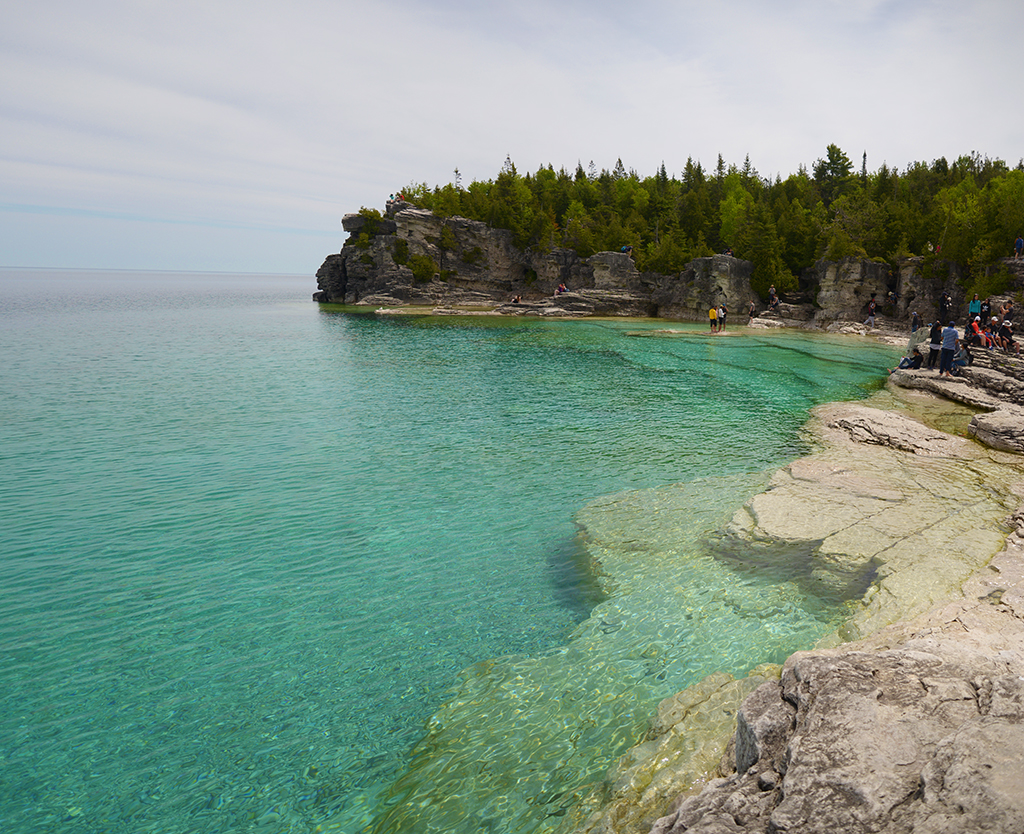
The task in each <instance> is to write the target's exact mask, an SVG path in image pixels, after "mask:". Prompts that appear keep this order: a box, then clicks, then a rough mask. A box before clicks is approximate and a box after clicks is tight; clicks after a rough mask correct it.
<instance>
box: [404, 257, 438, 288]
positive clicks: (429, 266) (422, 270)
mask: <svg viewBox="0 0 1024 834" xmlns="http://www.w3.org/2000/svg"><path fill="white" fill-rule="evenodd" d="M409 269H411V270H412V277H413V280H414V281H416V283H418V284H427V283H429V282H430V281H432V280H433V278H434V275H436V274H437V264H436V263H434V260H433V258H429V257H427V256H426V255H413V256H412V257H411V258H409Z"/></svg>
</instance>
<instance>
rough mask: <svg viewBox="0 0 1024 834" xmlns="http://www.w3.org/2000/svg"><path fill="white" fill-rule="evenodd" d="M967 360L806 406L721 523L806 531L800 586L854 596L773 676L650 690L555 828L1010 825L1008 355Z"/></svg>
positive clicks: (1020, 702)
mask: <svg viewBox="0 0 1024 834" xmlns="http://www.w3.org/2000/svg"><path fill="white" fill-rule="evenodd" d="M968 371H969V372H968V373H967V374H965V375H964V377H962V378H959V379H954V380H945V381H942V380H939V379H938V378H937V375H936V374H935V373H934V372H929V371H899V372H896V373H894V374H892V375H891V377H890V381H889V385H888V386H887V391H886V392H884V393H883V394H880V395H878V396H876V397H875V398H873V400H872V401H869V402H868V403H867V404H853V403H850V404H831V405H828V406H825V407H822V408H819V409H816V411H815V413H814V414H813V415H812V420H811V423H810V424H809V426H808V431H809V432H811V433H812V434H813V436H814V438H815V440H816V441H817V443H818V445H819V447H820V449H821V451H819V452H818V453H816V454H814V455H812V456H810V457H807V458H803V459H801V460H798V461H795V462H794V463H793V464H790V465H789V466H787V467H785V468H784V469H783V470H780V471H779V472H778V473H776V476H775V477H774V478H773V480H772V483H771V484H770V485H769V487H768V488H767V489H766V490H765V491H764V492H763V493H761V494H759V495H758V496H755V498H754V499H753V500H752V501H750V502H749V503H748V504H747V505H746V506H745V507H744V508H743V510H741V511H740V512H738V513H737V514H736V516H735V517H734V519H733V522H732V524H731V525H730V529H729V531H728V535H730V536H734V537H736V538H737V539H739V540H741V541H743V542H745V543H746V544H747V545H748V546H749V547H748V549H755V550H756V547H757V546H762V547H767V548H770V547H772V546H778V545H779V544H780V543H788V544H793V543H804V544H806V545H810V546H812V549H813V560H812V567H811V568H810V570H809V575H808V577H807V581H808V582H818V583H820V582H826V583H837V582H839V583H842V582H851V581H859V580H858V577H860V578H863V576H864V575H865V572H873V574H872V575H873V578H872V581H871V585H870V588H869V590H868V591H867V593H866V594H865V595H864V597H863V599H862V600H861V603H860V604H858V605H857V606H856V607H855V609H854V611H853V613H852V615H851V617H850V619H849V620H848V622H847V623H846V625H845V626H844V627H843V628H842V629H841V630H840V632H837V633H835V634H833V635H831V636H830V637H827V638H825V639H824V640H822V641H821V642H820V644H819V647H818V648H817V649H815V650H812V651H806V652H798V653H797V654H794V655H793V656H792V657H790V658H789V659H788V660H787V661H786V663H785V664H784V666H783V667H782V668H781V670H779V669H778V668H776V669H774V670H773V669H771V668H769V667H760V668H758V669H756V670H754V671H753V672H752V673H751V675H750V676H749V677H748V678H746V679H743V680H733V679H732V678H730V677H729V676H727V675H713V676H711V677H710V678H707V679H705V680H704V681H702V682H701V683H699V684H697V685H696V686H693V687H690V688H689V689H687V690H685V691H684V692H682V693H679V694H678V695H676V696H674V697H673V698H669V699H666V701H665V702H663V703H662V705H661V707H660V709H659V714H658V717H657V718H656V719H655V721H654V722H653V724H652V728H651V731H650V733H649V734H648V738H647V740H646V741H645V742H644V743H643V744H641V745H639V746H637V747H635V748H633V749H632V750H630V751H629V752H628V753H627V754H625V755H624V756H623V757H621V759H620V760H619V762H618V764H617V766H616V767H615V768H614V769H613V771H612V772H611V773H609V775H608V779H607V780H606V782H605V783H604V784H603V785H601V786H600V787H599V788H598V789H595V791H594V792H593V793H592V794H591V796H590V797H589V798H588V800H587V801H585V802H584V803H583V804H582V806H581V807H580V808H579V809H577V813H576V814H575V815H574V819H573V820H572V822H571V823H568V824H567V825H566V826H564V827H563V828H561V829H559V830H560V831H564V832H570V831H571V832H574V833H575V834H584V833H586V834H596V832H605V834H609V833H610V832H622V834H625V832H631V833H632V832H645V834H646V832H648V831H651V832H657V834H681V832H701V834H725V832H729V833H730V834H734V833H735V832H758V834H760V833H761V832H764V833H765V834H768V833H769V832H783V831H791V832H826V831H828V832H834V831H843V832H893V834H896V832H901V833H902V832H911V831H914V832H950V834H952V832H965V831H1021V830H1024V752H1022V751H1024V745H1022V744H1021V742H1022V741H1024V508H1021V505H1020V502H1021V499H1022V497H1024V459H1022V458H1021V457H1020V452H1021V445H1020V432H1021V430H1022V428H1024V419H1022V412H1021V406H1020V397H1019V391H1020V387H1019V374H1021V373H1022V372H1024V364H1022V363H1020V362H1019V361H1018V360H1015V359H1012V358H1009V357H1005V356H1003V355H1001V354H991V355H986V356H979V357H978V360H977V361H976V362H975V366H974V367H973V368H971V369H968ZM950 401H955V402H958V403H963V404H965V405H967V406H970V407H971V409H972V410H973V409H982V410H980V411H978V413H975V414H974V416H973V417H971V418H970V422H969V425H967V426H966V429H964V428H961V429H960V431H961V432H962V434H963V435H966V436H957V435H954V434H950V433H947V432H943V431H939V430H936V429H934V428H930V427H929V426H928V425H926V423H927V422H932V423H935V422H940V423H941V422H942V419H943V414H942V413H943V411H945V410H946V409H948V408H949V402H950ZM960 422H961V426H964V425H965V424H967V418H966V416H965V415H964V414H962V413H961V416H960ZM972 437H973V438H974V439H971V438H972ZM976 441H980V442H976ZM985 493H989V496H988V498H989V499H990V498H991V497H992V494H993V493H998V497H997V498H996V500H995V502H994V503H992V502H989V503H986V501H987V500H988V499H987V498H986V496H985ZM999 507H1001V508H1002V509H1001V511H1000V510H999ZM993 554H995V555H994V556H993ZM716 733H717V735H716ZM730 734H731V735H730Z"/></svg>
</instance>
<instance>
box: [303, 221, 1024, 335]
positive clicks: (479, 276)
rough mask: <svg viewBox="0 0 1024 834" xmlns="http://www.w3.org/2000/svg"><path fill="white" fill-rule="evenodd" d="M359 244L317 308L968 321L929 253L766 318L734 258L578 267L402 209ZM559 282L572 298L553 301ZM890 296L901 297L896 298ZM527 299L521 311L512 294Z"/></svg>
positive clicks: (322, 286)
mask: <svg viewBox="0 0 1024 834" xmlns="http://www.w3.org/2000/svg"><path fill="white" fill-rule="evenodd" d="M342 226H343V228H344V229H345V231H346V232H348V233H349V234H350V235H351V237H350V238H349V239H348V240H347V241H346V243H345V245H344V246H343V247H342V250H341V252H339V253H338V254H334V255H329V256H328V257H327V259H326V260H325V261H324V263H323V265H322V266H321V267H320V269H319V270H318V271H317V275H316V277H317V283H318V287H319V290H318V292H316V293H315V294H314V296H313V298H314V300H316V301H320V302H326V303H335V304H350V305H362V306H374V307H409V306H424V307H431V308H433V309H435V311H437V312H455V311H456V310H458V311H460V312H466V311H467V308H476V312H484V311H486V312H489V313H496V314H502V315H544V316H593V315H619V316H651V317H661V318H667V319H676V320H681V321H703V320H704V318H705V317H706V315H707V309H708V307H709V306H711V305H712V304H721V303H724V304H726V306H727V307H728V308H729V310H730V311H731V312H732V314H733V316H734V317H737V316H739V315H742V316H743V317H744V319H745V318H746V313H747V309H748V305H749V303H750V301H754V302H755V311H756V313H757V314H758V315H759V319H758V321H759V323H760V324H762V325H765V326H773V325H774V326H779V325H783V326H793V327H807V328H816V329H840V328H841V327H842V326H844V325H848V324H849V323H857V324H860V323H861V322H863V321H864V320H865V318H866V316H867V305H868V302H869V300H870V299H871V297H872V295H874V296H875V298H876V301H877V302H878V311H877V312H878V324H879V325H880V326H883V327H890V328H891V327H898V328H901V329H902V328H903V327H905V326H906V325H907V324H908V323H909V321H910V318H911V314H912V313H914V312H917V313H918V314H919V315H920V317H921V319H922V320H923V321H926V322H927V321H932V320H934V319H935V318H936V317H937V316H938V315H939V301H940V297H941V296H942V294H943V293H947V294H948V295H949V296H950V298H951V299H952V306H951V309H950V312H951V315H952V317H953V318H955V319H956V320H958V321H963V320H964V318H965V316H966V313H967V309H966V308H967V299H966V298H965V295H964V290H963V285H964V284H965V283H966V274H965V272H964V269H963V267H962V266H960V265H959V264H956V263H953V262H950V261H943V260H941V259H939V258H937V257H934V256H929V257H927V258H923V257H910V258H904V259H902V260H901V261H900V262H899V265H898V268H897V269H895V270H893V269H891V268H890V266H889V264H886V263H880V262H876V261H869V260H862V259H857V258H848V259H846V260H843V261H825V260H822V261H819V262H818V263H816V264H815V265H814V266H813V267H810V268H809V269H807V270H805V271H804V273H803V274H802V275H801V276H800V291H799V292H797V293H793V294H788V295H783V297H782V302H783V303H782V304H781V305H779V307H778V308H777V309H776V310H773V311H767V310H766V309H765V304H764V301H763V300H762V299H760V298H758V296H757V295H756V294H755V293H754V292H753V290H752V288H751V284H750V280H751V277H752V270H753V265H752V264H751V263H750V262H749V261H744V260H740V259H737V258H733V257H731V256H727V255H715V256H714V257H711V258H698V259H697V260H694V261H692V262H691V263H690V264H688V265H687V267H686V268H685V269H684V270H682V271H681V272H679V273H675V274H672V275H664V274H660V273H655V272H640V271H638V270H637V268H636V266H635V264H634V262H633V260H632V258H631V257H629V256H628V255H626V254H624V253H621V252H598V253H597V254H595V255H592V256H591V257H589V258H581V257H579V256H578V255H577V254H576V253H575V252H573V251H572V250H569V249H558V248H556V249H550V250H547V251H533V250H529V251H524V250H521V249H518V248H517V247H516V246H514V245H513V243H512V235H511V233H510V232H508V231H506V230H504V229H495V228H492V227H490V226H488V225H487V224H485V223H480V222H478V221H475V220H467V219H466V218H464V217H445V218H443V217H438V216H436V215H435V214H433V213H432V212H430V211H426V210H423V209H419V208H417V207H415V206H413V205H411V204H410V203H406V202H404V201H394V202H390V203H388V205H387V209H386V214H385V216H384V218H383V219H382V220H376V219H374V218H371V217H368V216H367V215H366V214H365V213H360V214H348V215H345V217H344V219H343V221H342ZM994 268H997V269H1005V270H1006V271H1007V272H1009V273H1010V276H1011V286H1010V288H1009V291H1008V294H1007V295H1004V296H1001V297H999V298H998V299H993V301H994V302H1000V303H1001V302H1002V301H1005V300H1007V299H1009V298H1010V297H1011V295H1012V294H1014V293H1019V292H1020V291H1021V289H1024V261H1020V262H1018V261H1013V260H1011V259H1007V260H1005V261H1002V262H1000V263H999V264H998V265H996V266H995V267H994ZM559 284H565V285H566V287H567V288H568V290H569V292H568V293H565V294H561V295H559V296H558V297H556V296H555V290H556V288H557V287H558V285H559ZM890 293H892V294H893V296H892V297H890ZM519 296H521V300H520V301H519V302H518V303H517V304H514V305H513V304H510V303H509V301H510V300H511V299H512V298H513V297H519Z"/></svg>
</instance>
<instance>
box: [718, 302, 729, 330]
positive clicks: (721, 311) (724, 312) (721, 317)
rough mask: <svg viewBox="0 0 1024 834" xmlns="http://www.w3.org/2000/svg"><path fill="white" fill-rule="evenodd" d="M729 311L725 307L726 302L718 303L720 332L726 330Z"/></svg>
mask: <svg viewBox="0 0 1024 834" xmlns="http://www.w3.org/2000/svg"><path fill="white" fill-rule="evenodd" d="M728 313H729V311H728V310H726V309H725V302H724V301H723V302H722V303H721V304H719V305H718V332H719V333H721V332H722V331H724V330H725V317H726V316H727V315H728Z"/></svg>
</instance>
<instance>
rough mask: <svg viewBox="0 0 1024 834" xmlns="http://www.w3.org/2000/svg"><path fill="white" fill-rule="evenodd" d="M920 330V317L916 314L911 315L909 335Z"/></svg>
mask: <svg viewBox="0 0 1024 834" xmlns="http://www.w3.org/2000/svg"><path fill="white" fill-rule="evenodd" d="M920 329H921V317H920V316H919V315H918V314H917V313H916V312H914V313H911V315H910V332H911V333H916V332H917V331H918V330H920Z"/></svg>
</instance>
